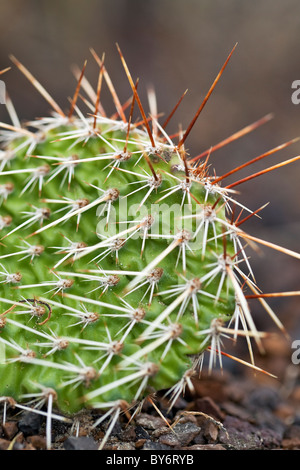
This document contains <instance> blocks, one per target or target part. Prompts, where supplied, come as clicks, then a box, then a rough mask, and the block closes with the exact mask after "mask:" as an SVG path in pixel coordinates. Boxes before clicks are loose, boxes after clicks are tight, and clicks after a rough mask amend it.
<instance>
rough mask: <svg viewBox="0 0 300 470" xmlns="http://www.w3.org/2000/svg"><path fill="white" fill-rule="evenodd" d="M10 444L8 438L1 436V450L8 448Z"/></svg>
mask: <svg viewBox="0 0 300 470" xmlns="http://www.w3.org/2000/svg"><path fill="white" fill-rule="evenodd" d="M9 445H10V441H8V440H7V439H1V438H0V450H7V449H8V447H9Z"/></svg>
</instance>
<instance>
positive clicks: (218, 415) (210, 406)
mask: <svg viewBox="0 0 300 470" xmlns="http://www.w3.org/2000/svg"><path fill="white" fill-rule="evenodd" d="M196 407H197V411H201V412H202V413H205V414H207V415H209V416H212V417H213V418H215V419H216V420H218V421H222V420H223V419H224V414H223V413H222V411H221V409H220V407H219V406H218V405H217V404H216V403H215V402H214V401H213V400H212V399H211V398H210V397H203V398H198V399H197V400H196Z"/></svg>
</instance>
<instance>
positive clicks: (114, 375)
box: [0, 53, 297, 419]
mask: <svg viewBox="0 0 300 470" xmlns="http://www.w3.org/2000/svg"><path fill="white" fill-rule="evenodd" d="M94 56H95V57H96V59H97V61H98V63H99V71H100V72H99V80H98V86H97V90H96V91H95V92H94V91H93V90H90V89H89V88H88V87H87V85H86V82H84V81H83V80H82V79H83V72H82V74H81V76H80V77H79V81H78V90H79V87H80V86H82V87H83V88H84V89H85V91H87V92H89V93H88V96H87V98H86V100H85V104H84V106H86V105H87V106H88V108H89V109H88V112H87V113H85V114H84V112H83V111H81V110H79V107H78V104H77V102H76V99H77V98H78V93H75V95H74V98H73V101H72V105H71V109H70V112H69V113H67V114H65V113H64V112H63V111H62V110H61V108H60V107H59V106H58V105H56V103H55V102H54V101H53V100H52V99H51V98H50V97H49V96H48V95H47V94H46V92H45V90H43V89H42V90H41V91H42V94H43V96H44V97H45V98H46V99H47V100H48V101H49V103H51V104H52V107H53V108H54V112H53V114H52V115H51V116H50V117H48V118H42V119H37V120H35V121H33V122H29V123H27V124H26V126H25V125H21V124H20V123H18V122H17V121H16V119H17V118H16V117H15V119H14V120H13V122H12V124H11V125H5V124H4V123H2V125H1V126H2V131H1V140H2V150H1V155H0V170H1V173H0V196H1V216H0V235H1V245H0V263H1V264H0V281H1V284H0V289H1V295H0V297H1V298H0V301H1V314H0V325H1V334H0V358H1V364H0V396H1V395H2V396H3V397H12V398H13V399H14V400H16V402H18V403H22V402H26V400H27V401H28V397H35V398H37V399H38V398H39V397H44V399H45V400H47V399H48V400H49V396H50V395H51V394H52V399H51V400H55V403H56V406H57V408H58V409H59V410H60V411H61V412H63V413H65V414H67V415H73V414H74V413H76V412H77V411H79V410H80V409H82V408H83V407H87V408H90V407H91V408H100V409H102V408H103V410H106V411H107V410H108V411H107V413H108V415H109V414H111V415H112V416H114V417H115V418H114V419H116V416H117V415H118V412H119V411H120V409H122V407H124V406H126V405H125V404H128V405H129V404H132V403H137V402H139V401H140V400H141V399H143V398H144V397H145V396H147V394H149V393H153V392H155V391H159V390H163V389H166V390H167V389H170V396H171V400H172V399H173V400H174V399H176V397H177V396H178V394H179V393H180V392H181V391H183V390H184V388H185V386H186V385H189V384H190V383H191V382H190V380H191V377H192V375H193V373H194V371H196V370H197V368H199V367H200V366H201V360H202V358H203V353H204V352H205V351H208V354H209V358H210V363H209V367H212V366H213V365H214V362H215V361H216V359H217V357H218V356H219V360H221V356H220V355H221V349H222V347H223V345H222V337H223V336H227V335H229V336H231V337H235V336H236V335H237V336H238V335H243V336H246V337H247V338H248V341H249V350H250V352H251V351H252V350H251V345H250V342H251V341H252V340H253V339H254V340H255V341H256V342H257V343H258V345H259V344H260V339H261V336H262V334H260V333H259V332H258V331H257V330H256V327H255V324H254V322H253V320H252V317H251V314H250V310H249V307H248V302H247V298H246V295H245V293H244V291H245V290H246V288H247V289H248V291H250V293H251V294H253V295H258V294H259V290H258V288H257V286H256V284H255V279H254V276H253V273H252V271H251V267H250V264H249V261H248V255H247V254H246V253H245V251H244V247H245V245H246V244H247V243H248V242H249V241H250V239H251V237H250V236H249V237H248V238H247V234H245V233H244V232H243V230H242V229H241V228H240V222H242V220H243V219H246V218H247V217H248V216H250V217H251V216H253V215H255V214H256V212H255V211H254V212H251V211H250V210H249V209H247V208H245V207H244V206H242V205H240V204H239V203H238V201H237V200H236V199H235V193H234V192H232V191H231V188H229V187H226V186H225V187H222V186H221V184H222V179H218V178H217V177H216V176H215V174H214V172H213V171H211V169H210V165H209V159H208V158H207V156H206V158H198V159H197V158H194V159H192V158H191V157H190V156H187V154H186V152H185V149H184V143H185V139H186V137H187V135H188V132H189V131H190V130H191V127H192V125H191V126H190V129H188V132H186V133H184V132H182V133H180V132H179V134H178V136H177V137H176V142H175V141H174V139H171V138H170V137H169V136H168V134H167V133H166V130H165V128H164V127H162V125H161V124H159V122H158V118H157V116H154V115H153V112H154V111H153V110H151V113H152V114H151V115H148V116H147V117H146V113H145V112H144V108H143V106H142V104H141V102H140V100H139V95H138V93H137V85H134V84H133V82H132V79H131V75H130V73H129V71H128V69H127V66H126V63H125V61H124V58H123V57H122V56H121V57H122V61H123V65H124V67H125V71H126V73H127V77H128V78H129V83H130V84H131V88H132V99H131V100H130V101H128V103H127V105H129V106H128V107H126V106H121V105H120V103H119V101H118V98H117V95H116V93H115V92H114V89H113V85H112V84H111V82H110V80H109V77H108V74H107V71H106V69H105V66H104V64H103V62H102V61H101V60H100V59H99V57H98V56H97V55H96V54H95V53H94ZM13 60H14V62H15V64H16V65H17V66H18V67H19V68H20V70H21V71H22V72H23V73H25V75H26V76H27V78H29V79H31V81H32V82H33V84H36V83H35V82H34V80H33V77H32V76H31V74H30V73H29V72H28V71H27V69H25V67H24V66H23V65H22V64H20V63H19V62H18V61H17V60H16V59H13ZM226 64H227V62H226V63H225V64H224V66H223V69H224V68H225V65H226ZM223 69H222V71H223ZM104 80H106V82H107V83H108V84H109V86H110V90H111V91H112V95H113V98H114V103H115V105H116V108H117V113H116V115H115V116H112V117H108V116H107V115H106V113H105V112H104V110H103V108H102V106H101V101H100V91H101V86H103V85H104ZM102 82H103V83H102ZM215 84H216V83H215ZM215 84H214V86H215ZM40 88H41V87H40ZM212 89H213V88H212ZM212 89H211V90H210V92H211V91H212ZM78 90H77V92H78ZM209 94H210V93H209ZM209 94H208V96H209ZM208 96H207V97H208ZM205 102H206V101H205ZM205 102H204V104H205ZM204 104H203V105H202V107H203V106H204ZM136 107H138V108H139V110H140V112H141V115H142V119H141V121H140V122H134V121H133V118H132V116H133V110H134V109H136ZM8 109H9V110H10V114H11V116H12V112H11V111H12V105H11V104H10V106H8ZM200 110H202V108H201V107H200V109H199V111H200ZM196 117H197V115H196ZM192 124H193V123H192ZM254 127H255V126H254V125H253V128H254ZM178 142H179V143H178ZM208 157H209V154H208ZM237 214H239V216H238V217H237ZM255 241H258V242H259V240H257V239H255ZM290 254H291V253H290ZM292 255H295V256H297V255H296V254H293V253H292ZM262 303H264V304H265V301H264V300H262ZM265 306H266V304H265ZM269 313H270V310H269ZM275 321H277V323H278V324H279V321H278V320H277V319H276V320H275ZM279 326H281V325H280V324H279ZM171 392H173V394H171ZM47 394H48V395H47ZM114 412H115V413H117V414H114Z"/></svg>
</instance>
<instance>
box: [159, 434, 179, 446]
mask: <svg viewBox="0 0 300 470" xmlns="http://www.w3.org/2000/svg"><path fill="white" fill-rule="evenodd" d="M158 441H159V442H160V444H165V445H167V446H170V447H178V446H179V445H180V442H179V440H178V439H177V437H176V435H175V434H173V433H172V432H170V433H168V434H163V435H162V436H160V438H159V440H158Z"/></svg>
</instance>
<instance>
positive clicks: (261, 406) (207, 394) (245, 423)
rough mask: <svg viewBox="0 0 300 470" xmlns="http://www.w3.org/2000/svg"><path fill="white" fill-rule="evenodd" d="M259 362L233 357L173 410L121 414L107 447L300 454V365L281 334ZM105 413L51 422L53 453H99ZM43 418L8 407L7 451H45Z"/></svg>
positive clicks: (149, 408)
mask: <svg viewBox="0 0 300 470" xmlns="http://www.w3.org/2000/svg"><path fill="white" fill-rule="evenodd" d="M264 347H265V354H264V355H263V356H260V357H259V363H258V364H257V365H258V366H259V367H260V368H262V369H263V370H264V371H266V372H269V373H271V374H273V375H276V376H277V378H274V377H272V376H270V375H269V374H268V373H266V372H261V371H254V370H253V369H252V368H250V367H247V366H245V365H242V364H240V363H238V362H236V361H233V360H229V359H228V360H226V358H225V363H223V369H222V370H221V369H219V370H218V369H217V370H214V371H213V373H211V374H208V373H207V372H205V369H203V370H202V373H201V377H200V378H196V379H195V380H194V382H193V383H194V391H193V393H191V392H189V391H186V394H185V395H184V396H180V397H179V398H178V400H177V402H176V403H175V405H174V407H173V408H172V410H171V411H169V412H168V406H169V403H168V401H167V399H166V398H165V397H164V393H163V392H162V393H160V394H158V395H156V396H155V397H154V396H153V397H152V398H151V400H145V402H144V405H143V408H142V409H141V411H140V413H138V414H136V415H135V416H134V417H133V419H132V420H129V419H128V415H125V414H123V415H121V416H120V420H119V421H118V422H117V423H116V425H115V426H114V429H113V430H112V433H111V435H110V438H109V439H108V441H107V443H106V445H105V449H106V450H109V451H123V450H128V451H136V450H149V451H164V450H168V451H177V452H178V451H198V450H300V373H299V371H300V367H299V365H294V364H293V363H292V361H291V352H292V350H291V346H290V344H289V342H288V341H285V339H284V338H280V337H277V336H275V337H272V336H271V337H270V338H269V339H268V340H267V341H265V342H264ZM99 416H100V412H98V411H97V410H93V411H85V412H83V413H81V414H79V415H78V416H77V417H76V418H77V423H79V425H78V426H77V427H74V426H72V425H71V424H66V423H61V422H59V421H56V420H53V421H52V450H62V451H65V450H97V449H98V447H99V444H100V443H101V440H102V438H103V436H104V434H105V430H106V429H107V427H108V425H109V422H108V420H106V421H104V422H103V423H102V424H101V425H100V426H97V427H96V428H92V424H93V423H94V422H95V420H96V419H98V418H99ZM45 435H46V428H45V419H44V418H43V417H41V416H39V415H37V414H34V413H28V412H20V410H17V409H13V408H12V407H9V409H8V410H7V417H6V422H5V423H4V424H3V423H2V426H1V429H0V449H1V450H7V449H11V450H46V437H45Z"/></svg>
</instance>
